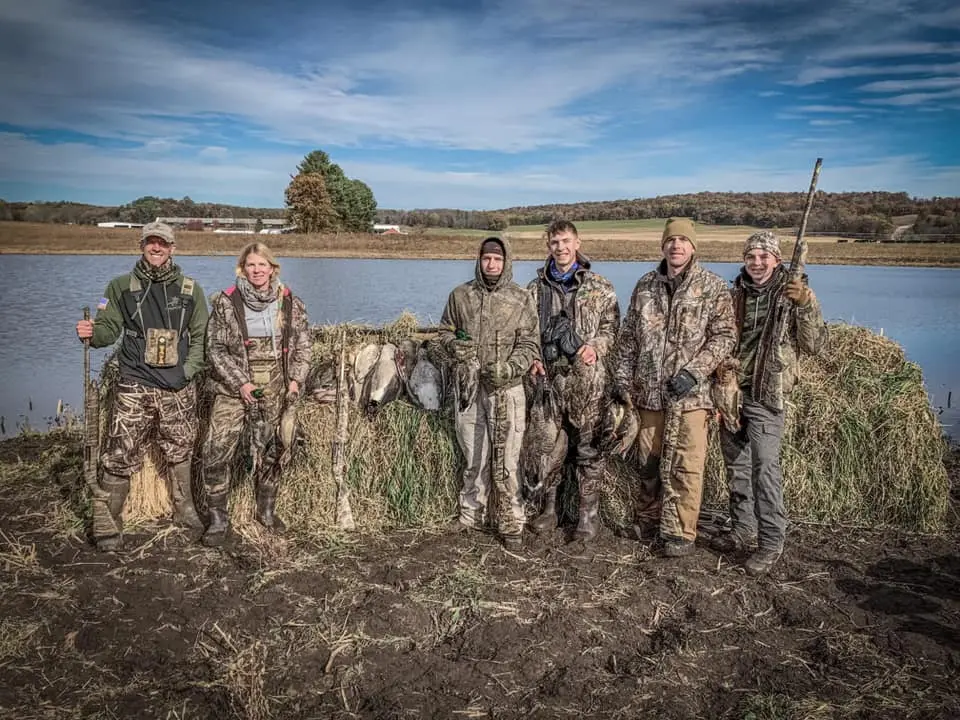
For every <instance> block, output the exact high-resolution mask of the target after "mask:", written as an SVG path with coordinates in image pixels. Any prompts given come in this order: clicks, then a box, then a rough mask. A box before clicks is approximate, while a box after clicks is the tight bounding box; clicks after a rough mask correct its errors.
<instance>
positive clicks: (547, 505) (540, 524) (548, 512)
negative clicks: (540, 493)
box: [529, 488, 557, 534]
mask: <svg viewBox="0 0 960 720" xmlns="http://www.w3.org/2000/svg"><path fill="white" fill-rule="evenodd" d="M529 525H530V529H531V530H533V531H534V532H535V533H538V534H539V533H541V532H544V531H546V530H553V529H554V528H555V527H556V526H557V488H550V489H549V490H547V492H546V495H545V496H544V498H543V512H541V513H540V514H539V515H537V516H536V517H535V518H534V519H533V520H531V521H530V523H529Z"/></svg>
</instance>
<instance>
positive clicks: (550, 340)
mask: <svg viewBox="0 0 960 720" xmlns="http://www.w3.org/2000/svg"><path fill="white" fill-rule="evenodd" d="M546 238H547V251H548V252H549V253H550V255H549V257H548V258H547V260H546V262H545V263H544V266H543V267H542V268H540V269H539V270H538V271H537V277H536V279H535V280H533V281H532V282H531V283H530V284H529V285H528V286H527V289H528V290H529V291H530V293H531V294H532V295H533V301H534V305H535V306H536V308H537V310H538V317H539V320H540V352H541V355H540V357H539V358H537V359H536V360H535V361H534V362H533V365H532V367H531V368H530V374H531V376H533V378H534V379H535V380H536V378H537V377H538V376H545V379H546V381H547V382H549V383H550V384H551V385H552V388H553V391H554V392H555V393H556V396H557V398H558V399H559V406H560V408H561V409H562V413H563V416H562V418H558V421H559V422H560V423H561V425H562V428H563V430H564V432H565V433H566V435H567V438H568V443H569V447H570V450H571V452H570V453H569V454H568V456H567V457H568V459H569V460H571V461H572V463H573V464H574V466H575V468H576V476H577V486H578V491H579V506H580V507H579V517H578V522H577V528H576V530H575V531H574V538H576V539H580V540H585V541H589V540H592V539H593V538H594V537H595V536H596V534H597V532H598V531H599V525H600V521H599V517H600V515H599V513H600V488H599V484H600V481H601V479H602V478H603V468H604V458H603V457H602V455H601V452H600V440H601V438H600V432H599V429H600V417H601V413H602V410H603V402H604V393H605V390H607V384H608V378H609V373H608V364H609V360H610V356H611V353H612V352H613V351H614V344H615V342H616V337H617V333H618V331H619V329H620V305H619V303H618V302H617V294H616V291H615V290H614V289H613V284H612V283H611V282H610V281H609V280H607V279H606V278H604V277H603V276H601V275H598V274H596V273H595V272H593V270H592V269H591V264H590V260H589V258H587V257H586V256H585V255H583V254H582V253H581V252H580V236H579V234H578V233H577V228H576V225H574V224H573V223H572V222H570V221H569V220H556V221H554V222H552V223H551V224H550V225H549V227H548V228H547V231H546ZM560 476H561V474H560V473H558V474H557V475H556V476H554V477H553V478H550V479H548V485H547V487H545V488H544V491H545V496H544V506H543V511H542V512H541V513H540V515H539V516H538V517H537V518H535V519H534V520H533V521H532V522H531V527H532V528H533V529H535V530H538V531H539V530H546V529H548V528H551V527H556V523H557V513H556V498H557V483H558V482H559V479H560Z"/></svg>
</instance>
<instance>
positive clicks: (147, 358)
mask: <svg viewBox="0 0 960 720" xmlns="http://www.w3.org/2000/svg"><path fill="white" fill-rule="evenodd" d="M194 285H195V283H194V280H193V278H191V277H187V276H186V275H184V277H183V280H182V281H181V283H180V296H181V297H180V300H179V303H180V322H179V327H177V328H176V329H174V328H173V322H172V320H171V319H170V310H169V306H168V307H167V309H166V310H167V324H168V325H170V327H147V326H146V323H145V322H144V320H143V312H142V307H143V302H144V300H145V299H146V294H141V296H140V297H139V298H138V299H137V300H136V303H137V304H136V308H135V310H134V312H133V317H134V319H136V320H139V321H140V330H141V331H142V333H143V338H144V340H145V345H144V349H143V361H144V363H146V364H147V365H149V366H150V367H159V368H170V367H176V366H177V365H179V364H180V337H181V335H182V334H183V325H184V321H185V319H186V315H187V300H192V299H193V288H194ZM130 292H131V294H133V295H134V296H135V297H136V294H137V293H143V283H141V281H140V278H139V277H137V276H136V275H135V274H133V273H130Z"/></svg>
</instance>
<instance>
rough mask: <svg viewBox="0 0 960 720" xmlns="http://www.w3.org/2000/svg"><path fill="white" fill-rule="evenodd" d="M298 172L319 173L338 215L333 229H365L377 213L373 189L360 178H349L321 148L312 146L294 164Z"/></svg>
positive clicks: (366, 230) (367, 228) (299, 173)
mask: <svg viewBox="0 0 960 720" xmlns="http://www.w3.org/2000/svg"><path fill="white" fill-rule="evenodd" d="M297 173H298V177H299V176H300V175H321V176H322V177H323V180H324V184H325V187H326V189H327V192H328V193H329V195H330V202H331V203H332V205H333V209H334V210H335V211H336V214H337V218H338V225H337V229H340V230H348V231H354V232H368V231H369V230H370V229H371V226H372V225H373V222H374V220H375V218H376V214H377V201H376V199H375V198H374V196H373V191H372V190H371V189H370V188H369V187H368V186H367V184H366V183H364V182H362V181H361V180H356V179H351V178H349V177H347V175H346V173H344V172H343V168H341V167H340V166H339V165H337V164H336V163H335V162H333V161H331V160H330V156H329V155H327V153H325V152H324V151H323V150H314V151H313V152H310V153H308V154H307V155H306V156H304V158H303V160H302V161H301V162H300V164H299V165H297Z"/></svg>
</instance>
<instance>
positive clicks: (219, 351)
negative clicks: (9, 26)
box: [206, 286, 312, 397]
mask: <svg viewBox="0 0 960 720" xmlns="http://www.w3.org/2000/svg"><path fill="white" fill-rule="evenodd" d="M281 288H282V289H281V308H280V317H281V318H283V317H284V316H285V313H284V310H283V304H284V303H288V302H289V303H292V307H291V322H290V328H289V348H290V350H289V353H288V358H287V377H286V378H285V382H287V383H289V382H290V381H291V380H296V381H297V383H298V384H299V385H300V387H301V389H302V388H303V385H304V383H305V382H306V379H307V373H308V372H309V370H310V355H311V351H312V339H311V337H310V328H309V325H308V320H307V309H306V307H305V306H304V304H303V301H302V300H301V299H300V298H298V297H297V296H296V295H294V294H292V293H290V291H289V289H288V288H286V287H285V286H281ZM233 292H236V291H235V290H234V291H233ZM230 296H231V291H224V292H219V293H217V294H216V295H214V297H213V298H212V300H211V306H212V309H211V311H210V321H209V322H208V323H207V336H206V348H207V363H208V368H209V383H210V388H211V389H212V390H213V391H214V392H216V393H219V394H221V395H230V396H234V397H236V396H239V395H240V387H241V386H242V385H244V384H245V383H248V382H252V374H251V372H250V363H249V361H248V359H247V349H246V347H245V345H244V342H243V330H242V328H241V326H240V321H239V319H238V318H237V313H236V311H235V310H234V305H233V301H232V299H231V297H230ZM281 322H283V321H282V320H281ZM284 331H285V328H281V332H284Z"/></svg>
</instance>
